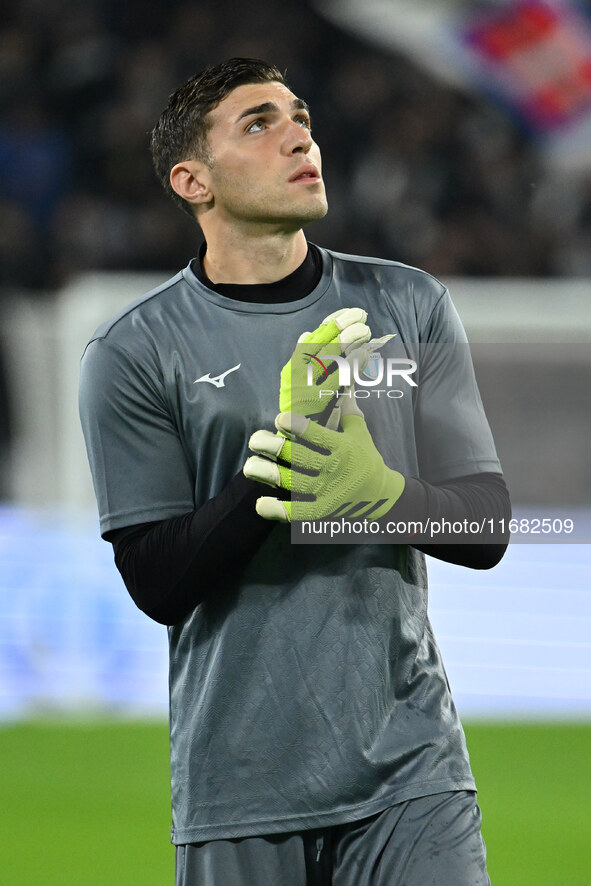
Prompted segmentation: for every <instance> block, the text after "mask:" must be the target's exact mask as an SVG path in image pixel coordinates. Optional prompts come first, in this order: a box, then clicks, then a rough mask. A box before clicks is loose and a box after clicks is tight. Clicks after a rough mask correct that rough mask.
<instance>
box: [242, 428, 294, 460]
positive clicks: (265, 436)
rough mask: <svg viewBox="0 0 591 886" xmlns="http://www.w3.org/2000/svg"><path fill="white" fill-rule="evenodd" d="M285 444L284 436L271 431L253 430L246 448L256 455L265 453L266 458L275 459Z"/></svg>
mask: <svg viewBox="0 0 591 886" xmlns="http://www.w3.org/2000/svg"><path fill="white" fill-rule="evenodd" d="M284 444H285V438H284V437H279V436H278V435H277V434H274V433H273V432H272V431H255V432H254V434H252V435H251V437H250V440H249V441H248V448H249V449H251V450H252V451H253V452H256V453H257V455H266V456H267V457H268V458H273V459H277V458H279V456H280V455H281V450H282V449H283V446H284Z"/></svg>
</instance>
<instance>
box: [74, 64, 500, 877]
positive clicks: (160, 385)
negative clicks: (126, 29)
mask: <svg viewBox="0 0 591 886" xmlns="http://www.w3.org/2000/svg"><path fill="white" fill-rule="evenodd" d="M152 149H153V156H154V162H155V166H156V169H157V171H158V173H159V175H160V178H161V179H162V181H163V183H164V185H165V187H166V188H167V190H168V191H169V192H170V194H171V195H172V196H173V197H174V199H175V200H176V201H177V202H178V203H179V204H180V205H181V206H182V207H183V208H184V209H186V210H188V211H189V212H190V213H191V214H192V215H194V216H195V218H196V219H197V221H198V223H199V225H200V226H201V229H202V231H203V234H204V237H205V241H206V246H205V247H204V248H203V249H202V250H201V254H200V257H199V258H198V259H194V260H193V261H192V262H191V263H190V264H189V266H188V267H187V268H185V269H184V271H182V272H181V273H180V274H178V275H177V276H176V277H174V278H173V279H172V280H170V281H168V282H167V283H165V284H164V285H163V286H161V287H159V288H158V289H156V290H154V291H153V292H151V293H148V294H147V295H146V296H144V297H143V298H142V299H140V300H139V301H138V302H136V303H134V304H133V305H131V306H130V307H129V308H127V309H126V310H124V311H122V312H121V313H120V314H119V315H118V316H117V317H115V318H114V319H113V320H111V321H110V322H108V323H106V324H104V325H103V326H102V327H101V328H100V329H99V330H97V332H96V333H95V335H94V336H93V338H92V340H91V342H90V343H89V345H88V347H87V349H86V352H85V355H84V358H83V362H82V376H81V394H80V404H81V416H82V423H83V427H84V432H85V436H86V441H87V447H88V452H89V458H90V463H91V467H92V472H93V477H94V483H95V489H96V493H97V498H98V502H99V509H100V514H101V532H102V535H103V537H104V538H105V539H107V540H108V541H110V542H112V543H113V545H114V549H115V559H116V562H117V565H118V567H119V569H120V571H121V573H122V575H123V577H124V580H125V583H126V585H127V588H128V590H129V592H130V593H131V595H132V597H133V598H134V600H135V601H136V603H137V605H138V606H139V607H140V608H141V609H142V610H143V611H145V612H146V613H147V614H148V615H149V616H150V617H152V618H154V619H156V620H157V621H159V622H161V623H163V624H166V625H168V626H169V628H168V633H169V642H170V728H171V773H172V805H173V825H172V841H173V843H174V844H175V845H176V882H177V884H179V886H180V884H185V886H189V884H191V886H192V884H195V886H196V884H199V886H209V884H212V886H258V884H271V883H273V884H286V886H287V884H289V886H316V884H318V886H320V884H323V886H328V884H333V886H353V884H354V886H385V884H388V886H390V884H394V883H396V884H405V886H426V884H427V883H437V884H438V886H446V884H450V886H451V884H453V886H462V884H465V886H468V884H469V886H480V884H485V883H488V882H489V881H488V876H487V873H486V865H485V853H484V847H483V843H482V838H481V836H480V813H479V810H478V806H477V805H476V798H475V786H474V781H473V778H472V774H471V772H470V766H469V761H468V756H467V751H466V747H465V740H464V736H463V732H462V728H461V725H460V723H459V720H458V717H457V714H456V712H455V708H454V705H453V702H452V699H451V695H450V691H449V687H448V684H447V679H446V676H445V672H444V670H443V665H442V663H441V660H440V656H439V652H438V649H437V646H436V644H435V641H434V638H433V635H432V632H431V627H430V624H429V620H428V617H427V612H426V605H427V594H426V573H425V568H424V556H423V553H421V551H420V550H419V548H423V550H428V551H429V553H431V554H434V555H435V556H440V557H443V558H444V559H448V560H453V561H454V562H458V563H462V564H464V565H470V566H474V567H476V568H487V567H490V566H492V565H494V563H496V562H497V561H498V559H499V558H500V557H501V556H502V553H503V551H504V548H505V540H501V542H500V543H496V540H495V539H494V538H492V539H491V538H487V539H485V540H486V541H487V542H490V543H487V544H468V543H465V544H464V543H463V544H456V545H446V544H438V545H435V544H430V545H429V547H426V545H425V544H424V543H423V542H425V541H426V540H425V539H424V538H423V539H421V538H420V537H417V538H410V539H407V540H410V541H413V542H414V544H413V546H410V545H408V544H403V543H401V542H402V541H403V540H404V539H403V538H402V537H399V536H397V535H396V534H393V535H392V536H391V537H390V536H386V538H385V541H386V543H381V544H369V543H366V539H361V542H362V543H356V544H346V545H330V544H304V545H302V544H292V543H291V537H290V530H289V527H288V526H287V525H286V523H287V522H288V521H289V520H290V519H291V520H293V521H294V523H297V522H298V521H304V520H305V519H306V518H307V517H310V519H311V520H316V519H318V518H322V517H326V516H327V515H329V514H333V513H340V514H341V515H342V514H343V513H347V512H349V513H352V514H356V515H357V514H366V513H370V514H371V513H373V515H374V516H376V517H380V518H382V520H384V519H389V518H391V517H395V518H396V519H397V520H398V521H400V520H407V519H409V518H410V517H413V518H414V517H420V518H421V519H422V518H425V517H427V516H431V517H435V516H442V515H445V516H447V517H449V518H450V519H458V520H465V519H472V518H473V517H474V516H475V515H476V514H478V516H479V517H480V516H481V515H482V514H484V515H485V517H486V519H488V520H490V521H494V520H496V519H497V518H498V517H501V516H505V517H506V516H507V514H508V497H507V493H506V488H505V486H504V483H503V480H502V475H501V472H500V467H499V463H498V460H497V458H496V454H495V451H494V446H493V443H492V438H491V435H490V431H489V429H488V425H487V423H486V420H485V418H484V415H483V411H482V406H481V403H480V399H479V397H478V392H477V390H476V387H475V384H474V380H473V374H472V368H471V364H470V362H469V360H468V359H466V357H465V355H464V356H463V357H461V358H460V359H458V358H457V355H456V354H455V353H452V352H454V351H455V344H458V345H459V347H460V349H461V348H462V347H464V345H463V343H464V341H465V339H464V337H463V330H462V328H461V326H460V324H459V321H458V319H457V315H456V314H455V312H454V310H453V307H452V305H451V303H450V300H449V295H448V293H447V291H446V290H445V287H443V286H442V285H441V284H440V283H439V282H438V281H436V280H434V279H433V278H432V277H430V276H429V275H428V274H425V273H424V272H422V271H418V270H416V269H412V268H408V267H406V266H403V265H400V264H397V263H394V262H390V261H381V260H378V259H364V258H359V257H354V256H343V255H339V254H336V253H332V252H330V251H328V250H325V249H320V248H318V247H315V246H313V245H311V244H308V243H307V242H306V239H305V236H304V233H303V230H302V227H303V225H304V224H305V223H307V222H309V221H312V220H313V219H318V218H321V217H322V216H324V214H325V213H326V211H327V202H326V196H325V191H324V185H323V181H322V173H321V158H320V152H319V149H318V146H317V145H316V144H315V142H314V141H313V139H312V136H311V126H310V117H309V112H308V109H307V106H306V105H305V103H304V102H303V101H302V100H301V99H299V98H298V97H297V96H295V95H294V93H293V92H292V91H291V90H290V88H289V87H288V86H287V85H286V83H285V82H284V79H283V77H282V75H281V73H280V72H279V71H278V70H277V69H276V68H274V67H272V66H271V65H268V64H266V63H264V62H259V61H255V60H249V59H232V60H231V61H229V62H227V63H224V64H221V65H218V66H216V67H214V68H210V69H208V70H206V71H204V72H203V73H201V74H199V75H197V76H196V77H194V78H192V79H191V80H190V81H188V83H186V84H184V86H182V87H180V88H179V89H178V90H177V92H176V93H174V94H173V96H171V98H170V101H169V104H168V107H167V108H166V110H165V111H164V112H163V114H162V116H161V118H160V120H159V122H158V124H157V126H156V127H155V129H154V132H153V136H152ZM366 320H367V322H366ZM370 323H371V326H372V329H373V330H374V331H376V332H377V333H379V340H378V341H374V340H372V341H370V337H371V332H370V328H369V324H370ZM309 329H312V330H314V331H313V332H312V333H308V334H306V335H304V336H303V343H301V344H300V345H298V346H297V347H296V342H297V341H298V339H300V338H301V337H302V334H303V333H304V332H305V330H309ZM441 342H443V343H445V344H444V351H441V350H438V351H437V352H436V353H435V354H434V355H433V354H432V355H429V354H427V355H426V356H425V357H424V359H423V358H422V356H421V354H420V353H419V350H420V348H419V346H422V344H424V343H427V344H430V343H438V345H437V346H438V347H439V343H441ZM448 345H449V347H448ZM374 348H375V349H378V350H377V353H378V354H379V357H376V356H375V354H373V355H372V354H368V350H369V351H371V350H372V349H374ZM413 349H414V350H413ZM417 349H419V350H417ZM326 354H328V357H327V356H326ZM412 354H415V356H417V360H416V361H414V363H412V362H411V356H409V355H412ZM292 355H293V358H292V359H291V360H290V357H292ZM331 355H334V359H333V360H331V359H330V357H331ZM355 355H357V356H355ZM359 355H361V356H359ZM337 358H340V359H341V360H346V361H348V364H347V365H349V366H350V367H353V368H354V369H355V373H356V375H355V377H356V378H357V379H362V381H363V382H364V383H365V380H366V379H365V378H364V377H362V376H361V375H360V373H362V372H363V371H365V370H364V369H363V367H364V366H365V365H366V363H367V361H368V360H370V361H373V362H374V363H375V361H376V360H379V359H382V360H388V359H390V360H394V361H396V360H400V361H403V363H404V362H405V361H406V370H407V372H410V371H411V370H412V367H413V366H415V367H416V373H415V374H416V378H417V380H418V383H417V382H416V381H415V383H414V386H412V385H410V384H409V386H408V388H409V390H408V391H407V392H404V391H403V392H402V393H403V395H404V396H402V397H401V398H398V399H387V400H380V399H379V398H375V397H374V398H373V400H372V398H371V397H368V398H366V399H365V400H364V412H365V413H366V417H367V422H366V420H365V419H364V418H363V416H362V415H361V414H360V413H359V411H358V410H357V409H356V408H355V403H356V395H357V393H358V391H357V392H356V390H355V388H354V387H352V386H346V385H345V384H344V383H343V384H340V383H339V381H340V379H339V377H338V376H337V374H336V373H335V367H336V366H337V364H339V359H337ZM356 361H358V362H357V364H356ZM318 364H322V366H323V367H324V368H323V370H320V369H319V365H318ZM389 365H391V366H398V365H402V364H396V363H392V364H389ZM308 367H312V368H311V369H310V373H311V376H312V378H313V382H314V384H313V386H310V385H308V380H309V376H308ZM448 370H449V371H448ZM324 372H326V374H325V375H324V374H323V373H324ZM325 379H326V380H328V381H330V383H331V384H332V385H333V386H334V387H333V388H332V389H331V388H326V389H324V383H323V384H322V386H319V385H318V384H316V382H317V381H318V380H320V381H323V380H325ZM408 380H409V376H408V375H407V381H408ZM410 381H414V379H412V377H410ZM403 384H404V379H403V380H402V381H401V385H403ZM358 387H359V390H361V385H359V384H358ZM370 389H371V385H368V387H367V390H368V391H370ZM320 390H322V391H323V394H322V395H321V394H320V393H319V391H320ZM331 390H332V393H330V391H331ZM326 391H328V392H329V393H328V394H326ZM396 396H397V395H396ZM323 398H324V400H323V402H322V403H321V404H320V400H321V399H323ZM278 400H279V404H280V406H281V409H282V414H281V416H280V417H279V418H278V419H277V427H278V428H279V430H280V432H281V433H278V434H275V433H274V432H273V430H272V429H273V425H274V421H275V416H276V413H277V409H278ZM370 400H371V402H370ZM325 402H326V403H327V406H326V408H324V403H325ZM319 404H320V405H319ZM365 404H367V406H366V405H365ZM384 404H385V405H384ZM370 431H371V433H370ZM372 435H373V436H372ZM374 436H375V439H376V443H374ZM378 438H380V439H379V441H378ZM249 440H250V441H251V447H252V449H249ZM253 453H254V454H253ZM245 462H246V464H245ZM368 465H369V467H367V466H368ZM243 468H244V471H243ZM253 478H254V479H253ZM260 480H263V481H264V482H265V483H267V484H270V485H271V486H275V487H276V488H275V491H272V490H270V489H269V486H268V485H267V486H262V485H261V483H260V482H259V481H260ZM261 515H262V516H261ZM325 540H326V541H328V539H325ZM383 540H384V539H383V538H382V541H383ZM427 541H430V540H429V539H427ZM462 541H464V542H467V541H468V539H466V538H463V539H462ZM492 542H495V543H492Z"/></svg>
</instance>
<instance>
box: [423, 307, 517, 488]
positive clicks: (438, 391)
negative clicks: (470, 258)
mask: <svg viewBox="0 0 591 886" xmlns="http://www.w3.org/2000/svg"><path fill="white" fill-rule="evenodd" d="M419 349H420V360H419V366H420V375H419V391H418V397H417V406H416V411H415V433H416V439H417V451H418V458H419V466H420V476H421V478H423V479H425V480H427V481H428V482H431V483H437V482H440V483H441V482H445V481H448V480H452V479H454V478H455V477H461V476H466V475H468V474H477V473H480V472H493V473H501V465H500V462H499V460H498V458H497V453H496V450H495V445H494V441H493V436H492V433H491V430H490V427H489V424H488V421H487V418H486V415H485V412H484V407H483V405H482V399H481V397H480V392H479V390H478V385H477V383H476V378H475V375H474V366H473V363H472V357H471V354H470V347H469V344H468V340H467V337H466V333H465V331H464V327H463V326H462V323H461V320H460V318H459V316H458V314H457V311H456V309H455V307H454V305H453V303H452V301H451V298H450V296H449V293H448V292H447V290H446V291H445V292H444V294H443V295H442V296H441V298H440V299H439V300H438V301H437V303H436V305H435V307H434V309H433V311H432V312H431V314H430V316H429V318H428V320H427V322H426V324H425V328H424V329H423V330H422V332H421V343H420V345H419Z"/></svg>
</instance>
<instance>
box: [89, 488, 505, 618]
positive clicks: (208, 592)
mask: <svg viewBox="0 0 591 886" xmlns="http://www.w3.org/2000/svg"><path fill="white" fill-rule="evenodd" d="M268 493H269V489H268V487H266V486H263V485H261V484H259V483H255V482H253V481H252V480H248V479H246V478H245V477H244V476H243V475H242V474H237V475H236V477H234V479H233V480H232V481H231V482H230V483H229V484H228V486H226V487H225V488H224V489H223V490H222V492H220V493H219V494H218V495H216V496H214V497H213V498H212V499H210V500H209V501H208V502H206V503H205V504H204V505H203V506H202V507H200V508H199V509H198V510H196V511H190V512H189V513H187V514H182V515H180V516H178V517H172V518H171V519H168V520H162V521H159V522H153V523H141V524H137V525H135V526H129V527H126V528H122V529H116V530H112V531H110V532H107V533H105V536H104V537H105V538H106V539H107V541H110V542H111V543H112V544H113V548H114V551H115V563H116V564H117V568H118V569H119V571H120V573H121V575H122V577H123V580H124V582H125V585H126V587H127V589H128V591H129V593H130V595H131V597H132V598H133V600H134V602H135V603H136V605H137V606H138V607H139V608H140V609H141V610H142V611H143V612H145V613H146V614H147V615H148V616H150V618H152V619H154V620H155V621H157V622H159V623H160V624H165V625H172V624H177V623H178V622H180V621H182V620H183V619H184V618H185V617H186V616H187V615H188V614H189V613H190V612H192V611H193V610H194V609H195V607H196V606H198V605H199V604H200V603H201V602H203V600H205V599H206V598H207V597H209V596H216V595H220V594H224V593H228V591H229V590H230V589H231V588H232V587H234V586H235V585H236V583H237V581H238V580H239V578H240V576H241V574H242V573H243V571H244V569H245V568H246V566H247V565H248V563H249V562H250V560H251V559H252V557H253V556H254V554H255V553H256V551H257V550H258V549H259V548H260V546H261V545H262V544H263V542H264V541H265V539H266V538H267V536H268V534H269V533H270V531H271V530H272V528H273V527H274V526H277V524H276V523H273V522H270V521H267V520H263V519H262V518H260V517H259V516H258V515H257V514H256V512H255V502H256V499H257V498H258V497H259V496H261V495H266V494H268ZM395 511H396V514H395V518H396V519H397V520H405V521H409V520H423V521H424V520H425V518H426V517H427V516H430V517H432V519H440V518H441V517H442V516H443V515H445V518H446V519H447V520H450V521H451V522H453V521H459V520H465V519H468V520H476V519H478V520H480V519H481V518H482V515H485V516H486V518H487V519H490V518H492V519H494V520H496V519H498V518H501V517H502V518H504V519H505V520H506V522H507V523H508V518H509V516H510V504H509V496H508V492H507V487H506V486H505V483H504V481H503V478H502V476H501V475H500V474H485V473H483V474H476V475H472V476H469V477H461V478H458V479H455V480H454V481H453V482H450V483H447V484H445V485H441V486H434V485H431V484H427V483H424V482H423V481H421V480H414V479H409V480H407V483H406V488H405V491H404V493H403V495H402V496H401V498H400V499H399V502H397V505H396V507H395ZM393 516H394V515H393ZM282 528H283V529H284V530H285V531H289V529H288V527H282ZM393 540H394V541H397V539H393ZM400 541H405V542H407V541H410V543H411V544H412V545H413V547H416V548H418V549H419V550H421V551H423V552H424V553H427V554H430V555H431V556H434V557H437V558H438V559H441V560H446V561H448V562H451V563H457V564H458V565H463V566H468V567H471V568H473V569H489V568H491V567H492V566H494V565H495V564H496V563H498V562H499V560H500V559H501V557H502V556H503V554H504V552H505V549H506V546H507V541H508V538H507V539H505V538H501V539H499V537H498V533H496V534H495V536H494V537H492V538H490V539H489V540H488V541H487V543H479V542H477V543H466V544H463V543H461V539H458V538H454V539H453V543H451V544H447V543H445V544H444V543H437V544H432V543H431V542H430V540H428V539H426V538H422V537H420V538H419V537H418V538H416V539H412V540H406V539H400Z"/></svg>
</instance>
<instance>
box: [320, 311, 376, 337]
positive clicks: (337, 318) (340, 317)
mask: <svg viewBox="0 0 591 886" xmlns="http://www.w3.org/2000/svg"><path fill="white" fill-rule="evenodd" d="M366 320H367V311H364V310H363V308H341V309H340V310H338V311H333V312H332V314H329V315H328V317H325V318H324V320H323V321H322V322H323V323H325V324H327V325H328V324H329V323H335V324H336V325H337V326H338V328H339V329H340V330H341V331H342V330H343V329H345V327H346V326H350V325H351V324H352V323H365V321H366Z"/></svg>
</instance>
